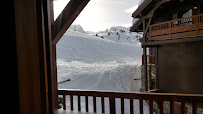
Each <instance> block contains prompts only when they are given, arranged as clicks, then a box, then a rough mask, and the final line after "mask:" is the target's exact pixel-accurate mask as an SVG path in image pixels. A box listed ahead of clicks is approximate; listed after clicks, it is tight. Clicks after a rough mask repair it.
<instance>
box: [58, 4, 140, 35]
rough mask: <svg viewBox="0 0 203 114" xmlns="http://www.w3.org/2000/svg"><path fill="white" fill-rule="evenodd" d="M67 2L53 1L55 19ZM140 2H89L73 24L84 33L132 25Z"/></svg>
mask: <svg viewBox="0 0 203 114" xmlns="http://www.w3.org/2000/svg"><path fill="white" fill-rule="evenodd" d="M68 1H69V0H57V1H54V16H55V18H56V17H57V16H58V15H59V13H60V12H61V11H62V10H63V8H64V7H65V5H66V4H67V3H68ZM139 2H140V0H90V2H89V3H88V4H87V6H86V7H85V8H84V10H83V11H82V12H81V13H80V15H79V16H78V17H77V19H76V20H75V21H74V23H73V24H79V25H81V26H82V27H83V29H84V30H85V31H94V32H98V31H103V30H105V29H109V28H110V27H111V26H126V27H129V26H131V25H132V17H131V15H132V13H133V11H135V9H136V8H137V7H138V4H139Z"/></svg>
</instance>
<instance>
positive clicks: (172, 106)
mask: <svg viewBox="0 0 203 114" xmlns="http://www.w3.org/2000/svg"><path fill="white" fill-rule="evenodd" d="M170 114H174V100H171V101H170Z"/></svg>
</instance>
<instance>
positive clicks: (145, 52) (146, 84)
mask: <svg viewBox="0 0 203 114" xmlns="http://www.w3.org/2000/svg"><path fill="white" fill-rule="evenodd" d="M143 55H144V59H143V60H144V77H145V91H148V78H147V47H146V46H144V47H143Z"/></svg>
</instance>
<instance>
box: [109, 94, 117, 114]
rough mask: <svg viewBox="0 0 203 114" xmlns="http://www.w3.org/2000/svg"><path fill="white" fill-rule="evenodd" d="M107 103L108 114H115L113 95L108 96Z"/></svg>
mask: <svg viewBox="0 0 203 114" xmlns="http://www.w3.org/2000/svg"><path fill="white" fill-rule="evenodd" d="M109 104H110V114H116V110H115V109H116V108H115V98H114V97H113V96H110V97H109Z"/></svg>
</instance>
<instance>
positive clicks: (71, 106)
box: [70, 95, 73, 111]
mask: <svg viewBox="0 0 203 114" xmlns="http://www.w3.org/2000/svg"><path fill="white" fill-rule="evenodd" d="M70 109H71V111H73V95H70Z"/></svg>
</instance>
